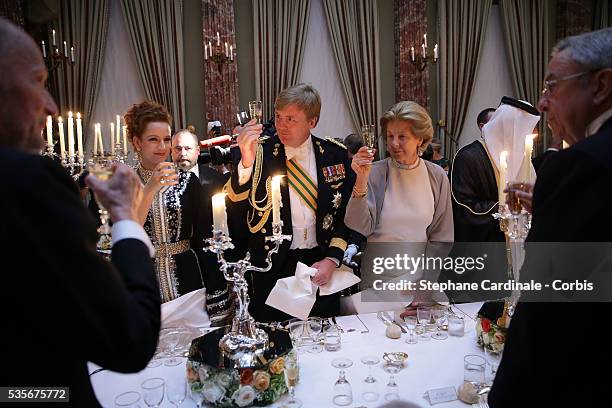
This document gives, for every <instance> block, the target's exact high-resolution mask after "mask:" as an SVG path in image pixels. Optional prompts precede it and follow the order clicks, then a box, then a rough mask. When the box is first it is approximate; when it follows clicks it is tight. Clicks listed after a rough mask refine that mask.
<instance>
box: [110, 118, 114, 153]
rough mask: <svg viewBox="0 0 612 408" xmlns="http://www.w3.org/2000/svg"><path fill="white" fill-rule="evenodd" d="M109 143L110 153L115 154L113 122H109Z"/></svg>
mask: <svg viewBox="0 0 612 408" xmlns="http://www.w3.org/2000/svg"><path fill="white" fill-rule="evenodd" d="M110 144H111V154H112V155H114V154H115V124H114V123H112V122H111V124H110Z"/></svg>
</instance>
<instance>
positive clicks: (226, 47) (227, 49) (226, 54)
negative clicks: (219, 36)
mask: <svg viewBox="0 0 612 408" xmlns="http://www.w3.org/2000/svg"><path fill="white" fill-rule="evenodd" d="M225 56H226V57H229V47H228V46H227V41H226V42H225Z"/></svg>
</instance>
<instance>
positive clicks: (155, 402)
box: [140, 378, 166, 408]
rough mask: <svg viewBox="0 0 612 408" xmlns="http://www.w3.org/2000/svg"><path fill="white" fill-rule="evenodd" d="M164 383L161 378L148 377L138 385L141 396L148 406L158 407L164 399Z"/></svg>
mask: <svg viewBox="0 0 612 408" xmlns="http://www.w3.org/2000/svg"><path fill="white" fill-rule="evenodd" d="M165 385H166V383H165V382H164V380H163V379H161V378H149V379H148V380H144V381H143V383H142V384H141V385H140V387H141V388H142V396H143V399H144V402H145V404H147V406H148V407H155V408H157V407H159V406H160V405H161V403H162V401H163V400H164V388H165Z"/></svg>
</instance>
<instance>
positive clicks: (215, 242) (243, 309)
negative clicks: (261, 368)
mask: <svg viewBox="0 0 612 408" xmlns="http://www.w3.org/2000/svg"><path fill="white" fill-rule="evenodd" d="M282 227H283V222H282V221H280V222H278V223H272V235H271V236H268V237H266V241H269V242H272V243H274V247H273V248H272V249H270V250H269V251H268V255H267V256H266V266H265V267H263V268H260V267H256V266H253V265H251V262H250V258H251V255H250V253H249V252H247V253H246V256H245V258H244V259H241V260H239V261H236V262H228V261H226V260H225V258H224V256H223V255H224V252H225V251H226V250H227V249H233V248H234V245H233V244H232V239H231V238H230V237H229V235H228V234H226V233H224V232H223V231H221V230H218V229H213V237H212V238H209V239H207V240H206V243H207V244H208V245H207V246H205V247H204V250H205V251H211V252H214V253H215V254H217V260H218V261H219V264H220V265H221V267H220V269H221V271H222V272H223V276H224V277H225V279H226V280H227V281H228V282H232V283H233V284H234V292H235V293H236V299H237V302H238V310H237V312H236V315H235V316H234V319H233V321H232V329H231V331H230V332H229V333H227V334H225V335H224V336H223V338H222V339H221V340H220V341H219V349H220V350H221V351H222V352H223V353H224V354H225V355H226V356H227V357H229V358H230V359H231V360H234V361H235V363H236V364H237V366H239V367H252V366H254V365H255V364H256V361H257V357H258V356H260V355H262V354H263V352H264V351H265V350H266V348H267V347H268V335H267V334H266V333H265V332H264V331H263V330H262V329H260V328H258V327H257V326H256V323H255V319H253V317H252V316H251V315H250V313H249V302H250V299H249V293H248V283H247V281H246V279H245V276H244V275H245V273H246V272H248V271H253V272H268V271H269V270H270V269H271V268H272V255H273V254H275V253H277V252H278V249H279V247H280V245H281V243H282V242H283V241H285V240H291V235H283V231H282V229H283V228H282Z"/></svg>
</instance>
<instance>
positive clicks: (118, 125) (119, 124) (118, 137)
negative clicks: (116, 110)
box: [115, 115, 121, 144]
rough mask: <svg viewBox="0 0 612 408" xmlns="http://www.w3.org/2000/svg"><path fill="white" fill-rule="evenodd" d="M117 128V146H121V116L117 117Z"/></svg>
mask: <svg viewBox="0 0 612 408" xmlns="http://www.w3.org/2000/svg"><path fill="white" fill-rule="evenodd" d="M116 119H117V126H116V127H115V129H117V144H121V133H119V129H121V116H119V115H117V118H116Z"/></svg>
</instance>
